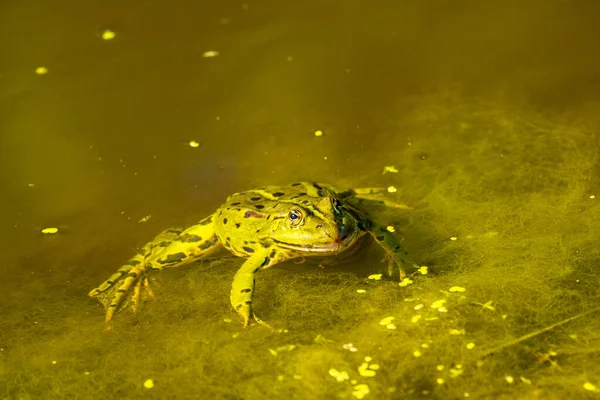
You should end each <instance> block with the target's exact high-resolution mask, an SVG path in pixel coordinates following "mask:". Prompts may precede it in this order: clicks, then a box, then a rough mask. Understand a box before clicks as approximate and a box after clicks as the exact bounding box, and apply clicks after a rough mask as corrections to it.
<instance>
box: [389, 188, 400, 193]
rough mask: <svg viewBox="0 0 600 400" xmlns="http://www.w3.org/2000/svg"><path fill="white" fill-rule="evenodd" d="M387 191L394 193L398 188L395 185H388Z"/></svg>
mask: <svg viewBox="0 0 600 400" xmlns="http://www.w3.org/2000/svg"><path fill="white" fill-rule="evenodd" d="M387 191H388V192H390V193H396V192H397V191H398V189H396V187H395V186H390V187H388V188H387Z"/></svg>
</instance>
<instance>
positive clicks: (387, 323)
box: [379, 317, 396, 325]
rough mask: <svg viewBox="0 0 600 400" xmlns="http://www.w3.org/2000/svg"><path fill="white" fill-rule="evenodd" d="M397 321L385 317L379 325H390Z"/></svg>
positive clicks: (393, 318)
mask: <svg viewBox="0 0 600 400" xmlns="http://www.w3.org/2000/svg"><path fill="white" fill-rule="evenodd" d="M395 319H396V318H395V317H385V318H384V319H382V320H381V321H379V325H389V324H391V323H392V321H393V320H395Z"/></svg>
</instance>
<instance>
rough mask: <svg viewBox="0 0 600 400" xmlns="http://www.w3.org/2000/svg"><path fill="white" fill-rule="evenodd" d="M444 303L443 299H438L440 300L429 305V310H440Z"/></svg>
mask: <svg viewBox="0 0 600 400" xmlns="http://www.w3.org/2000/svg"><path fill="white" fill-rule="evenodd" d="M444 303H446V300H445V299H440V300H436V301H434V302H433V303H431V306H430V307H431V308H440V307H442V306H443V305H444Z"/></svg>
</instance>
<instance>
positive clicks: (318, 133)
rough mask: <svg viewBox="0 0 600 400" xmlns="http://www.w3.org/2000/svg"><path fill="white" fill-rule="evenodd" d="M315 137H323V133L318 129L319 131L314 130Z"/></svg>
mask: <svg viewBox="0 0 600 400" xmlns="http://www.w3.org/2000/svg"><path fill="white" fill-rule="evenodd" d="M315 136H317V137H318V136H323V131H322V130H320V129H319V130H316V131H315Z"/></svg>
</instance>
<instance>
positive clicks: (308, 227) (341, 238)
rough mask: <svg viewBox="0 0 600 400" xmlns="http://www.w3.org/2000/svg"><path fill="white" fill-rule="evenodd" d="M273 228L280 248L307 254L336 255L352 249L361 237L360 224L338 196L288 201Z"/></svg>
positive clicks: (282, 204) (281, 205)
mask: <svg viewBox="0 0 600 400" xmlns="http://www.w3.org/2000/svg"><path fill="white" fill-rule="evenodd" d="M277 211H278V215H279V217H278V218H276V219H275V220H274V223H273V225H271V226H270V233H269V236H270V239H271V240H272V241H273V242H274V244H275V245H276V246H278V247H281V248H285V249H288V250H295V251H300V252H305V253H335V252H340V251H342V250H344V249H346V248H347V247H349V246H351V245H352V244H353V243H354V242H355V241H356V240H357V239H358V238H359V237H360V236H361V235H362V232H361V231H360V229H358V221H357V218H356V217H355V216H354V214H352V213H350V212H348V211H347V210H346V209H345V208H344V206H343V204H342V202H341V201H340V200H339V199H337V198H335V197H318V198H310V201H307V200H306V198H305V200H304V201H300V202H285V203H281V204H280V205H279V207H278V210H277Z"/></svg>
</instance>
